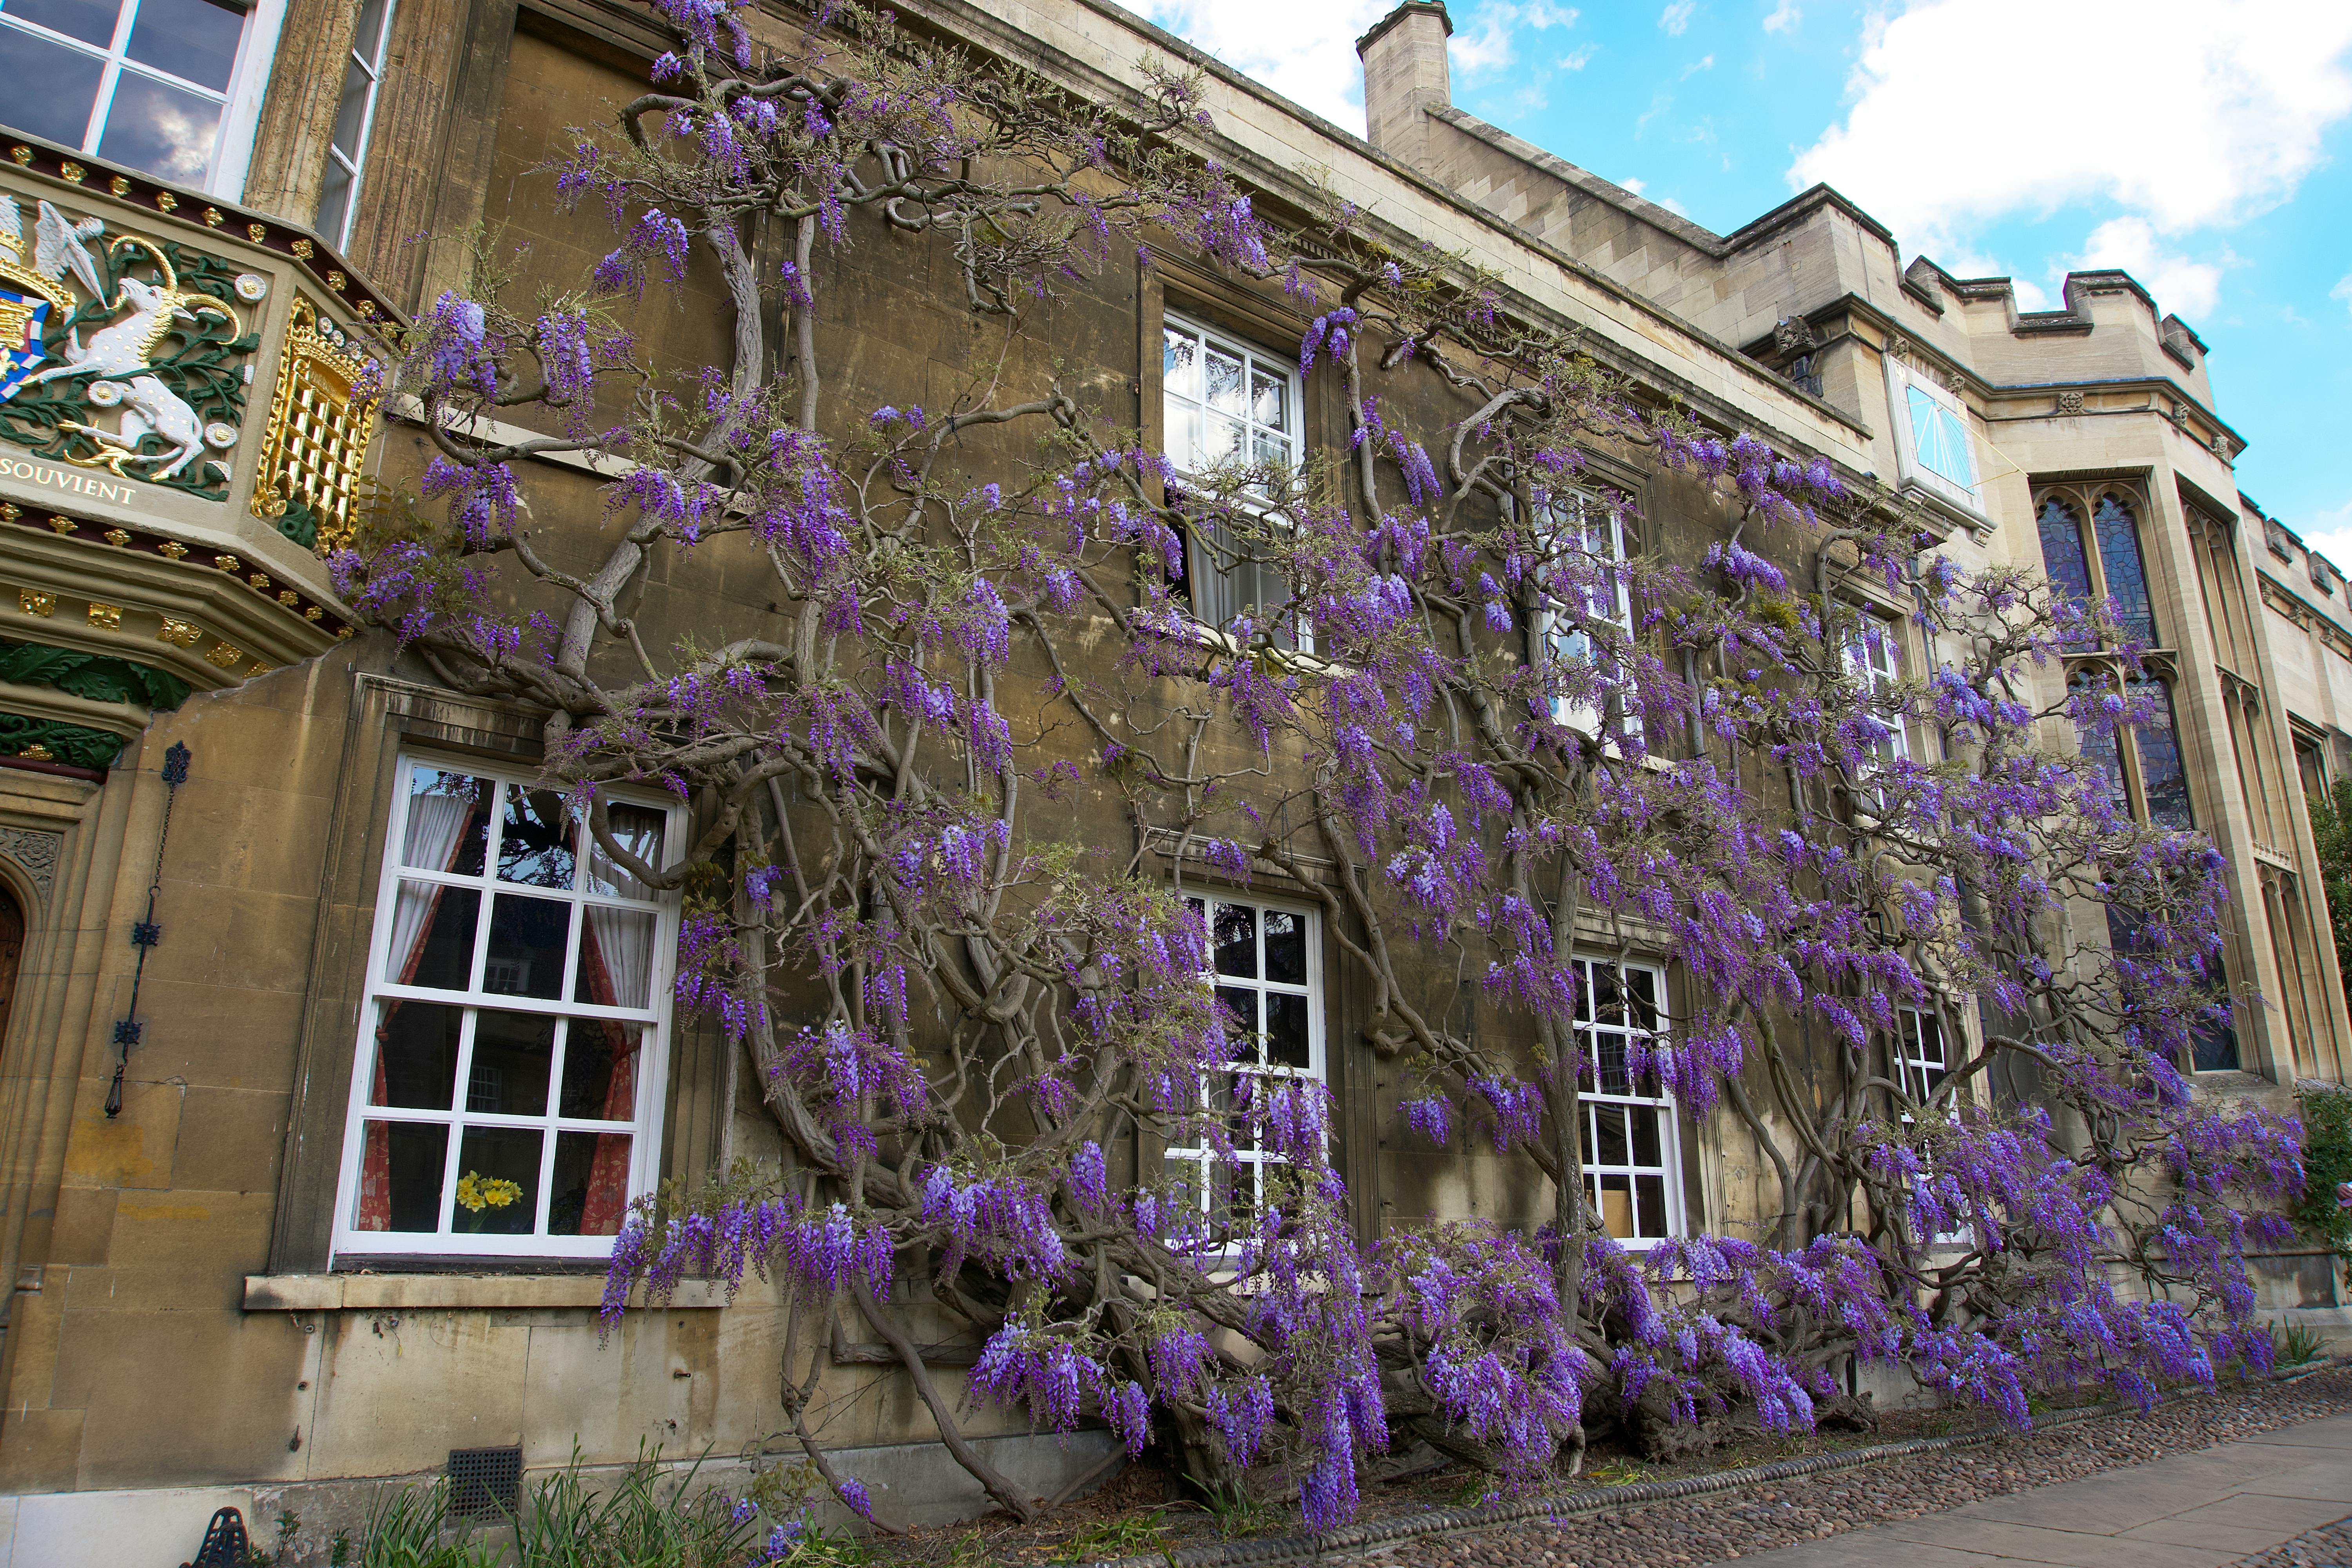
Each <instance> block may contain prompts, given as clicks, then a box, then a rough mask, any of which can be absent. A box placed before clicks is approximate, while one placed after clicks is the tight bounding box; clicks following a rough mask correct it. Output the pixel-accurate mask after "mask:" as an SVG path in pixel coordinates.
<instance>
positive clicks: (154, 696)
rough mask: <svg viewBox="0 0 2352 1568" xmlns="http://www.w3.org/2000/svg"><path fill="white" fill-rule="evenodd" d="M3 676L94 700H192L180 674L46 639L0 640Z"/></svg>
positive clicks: (165, 705)
mask: <svg viewBox="0 0 2352 1568" xmlns="http://www.w3.org/2000/svg"><path fill="white" fill-rule="evenodd" d="M0 680H6V681H13V682H15V683H16V684H17V685H19V686H46V687H48V688H50V689H52V690H57V691H63V692H66V693H68V694H69V695H71V696H75V697H79V698H83V699H85V700H89V701H91V702H136V703H139V704H141V705H142V706H143V707H146V708H150V709H152V710H156V711H158V712H162V711H163V710H167V709H173V708H177V707H178V706H179V705H180V704H181V703H183V702H185V701H186V700H188V683H187V682H186V681H184V680H182V679H180V678H179V677H178V676H176V675H173V674H170V673H168V672H166V671H164V670H161V669H152V668H148V667H147V666H146V665H143V664H134V663H132V662H131V660H129V659H127V658H109V657H108V656H106V655H104V654H97V653H84V652H82V651H81V650H80V649H79V648H69V647H48V646H47V644H45V643H12V642H8V641H5V640H0ZM53 749H54V748H53Z"/></svg>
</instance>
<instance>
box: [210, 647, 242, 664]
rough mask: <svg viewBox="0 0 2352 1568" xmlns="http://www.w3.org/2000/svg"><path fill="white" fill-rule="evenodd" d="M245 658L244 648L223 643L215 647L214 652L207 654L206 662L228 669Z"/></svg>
mask: <svg viewBox="0 0 2352 1568" xmlns="http://www.w3.org/2000/svg"><path fill="white" fill-rule="evenodd" d="M244 658H245V652H244V650H243V649H241V648H234V647H229V645H228V644H226V643H223V644H221V645H220V646H219V647H216V648H215V649H213V651H212V652H210V653H208V654H206V655H205V663H206V664H212V665H218V666H219V667H220V668H223V669H226V668H228V667H229V666H230V665H233V664H236V663H239V662H241V661H242V660H243V659H244Z"/></svg>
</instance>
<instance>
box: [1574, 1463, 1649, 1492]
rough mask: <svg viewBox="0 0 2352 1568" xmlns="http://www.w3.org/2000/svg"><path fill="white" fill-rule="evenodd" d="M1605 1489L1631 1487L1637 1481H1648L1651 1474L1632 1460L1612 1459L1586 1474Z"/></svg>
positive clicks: (1594, 1467)
mask: <svg viewBox="0 0 2352 1568" xmlns="http://www.w3.org/2000/svg"><path fill="white" fill-rule="evenodd" d="M1584 1473H1585V1474H1586V1475H1588V1476H1591V1478H1592V1479H1593V1480H1594V1481H1595V1482H1596V1483H1597V1484H1599V1485H1601V1486H1604V1487H1630V1486H1632V1485H1633V1483H1634V1482H1635V1481H1646V1480H1648V1479H1650V1472H1649V1471H1647V1470H1645V1469H1643V1468H1642V1467H1641V1466H1639V1465H1637V1464H1635V1463H1633V1460H1631V1459H1611V1460H1609V1461H1608V1462H1607V1463H1605V1464H1600V1465H1595V1466H1593V1467H1592V1468H1591V1469H1589V1470H1587V1471H1585V1472H1584Z"/></svg>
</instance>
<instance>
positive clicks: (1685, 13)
mask: <svg viewBox="0 0 2352 1568" xmlns="http://www.w3.org/2000/svg"><path fill="white" fill-rule="evenodd" d="M1697 10H1698V0H1668V4H1667V5H1666V8H1665V9H1664V11H1661V12H1659V13H1658V26H1661V27H1664V29H1665V30H1666V32H1667V34H1668V36H1670V37H1677V38H1679V37H1682V35H1683V30H1684V29H1685V28H1686V27H1688V26H1690V25H1691V16H1692V15H1693V14H1694V13H1696V11H1697Z"/></svg>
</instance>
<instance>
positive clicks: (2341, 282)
mask: <svg viewBox="0 0 2352 1568" xmlns="http://www.w3.org/2000/svg"><path fill="white" fill-rule="evenodd" d="M2327 297H2328V298H2329V299H2331V300H2343V301H2344V308H2345V309H2346V310H2352V272H2347V273H2346V274H2345V275H2344V276H2343V277H2341V278H2339V279H2336V287H2335V288H2333V289H2329V290H2328V291H2327Z"/></svg>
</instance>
